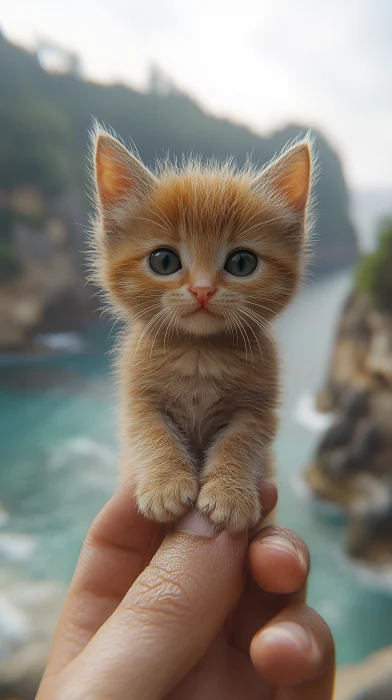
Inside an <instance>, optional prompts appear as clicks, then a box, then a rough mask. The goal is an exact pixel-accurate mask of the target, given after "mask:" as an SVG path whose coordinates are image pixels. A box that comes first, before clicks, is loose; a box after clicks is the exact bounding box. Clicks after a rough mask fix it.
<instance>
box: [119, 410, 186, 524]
mask: <svg viewBox="0 0 392 700" xmlns="http://www.w3.org/2000/svg"><path fill="white" fill-rule="evenodd" d="M125 435H126V451H125V454H124V459H123V470H122V472H123V479H128V478H134V479H135V481H136V499H137V503H138V506H139V508H140V510H141V512H142V513H143V514H144V515H145V516H146V517H147V518H151V519H152V520H157V521H158V522H168V521H171V520H175V519H176V518H179V517H181V516H182V515H183V514H184V513H185V512H186V511H187V510H188V508H189V507H190V506H191V505H192V503H194V502H195V501H196V498H197V493H198V488H199V485H198V479H197V474H196V470H195V468H194V465H193V463H192V459H191V457H190V455H189V454H188V452H187V449H186V446H185V445H183V444H182V443H181V440H180V439H179V438H178V437H177V435H175V433H174V431H172V430H171V428H170V425H169V424H168V423H166V421H165V420H164V417H163V416H162V415H161V414H160V413H159V411H157V410H155V409H154V408H152V406H151V405H149V404H145V403H144V402H140V401H138V400H133V401H132V407H131V409H130V410H128V412H127V416H126V425H125Z"/></svg>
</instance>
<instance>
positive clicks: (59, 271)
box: [0, 34, 357, 349]
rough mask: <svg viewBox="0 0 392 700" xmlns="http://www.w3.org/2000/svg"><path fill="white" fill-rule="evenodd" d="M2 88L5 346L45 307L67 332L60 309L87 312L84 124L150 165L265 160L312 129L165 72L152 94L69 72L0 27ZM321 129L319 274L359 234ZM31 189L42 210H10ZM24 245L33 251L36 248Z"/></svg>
mask: <svg viewBox="0 0 392 700" xmlns="http://www.w3.org/2000/svg"><path fill="white" fill-rule="evenodd" d="M0 94H1V101H0V349H1V348H3V349H7V348H11V347H14V348H18V347H21V348H25V347H26V343H28V342H29V338H30V336H31V333H33V332H34V331H35V330H37V329H39V328H40V324H41V322H42V319H44V318H45V316H46V315H47V311H48V307H50V309H49V311H50V314H49V315H50V319H51V322H52V321H53V319H54V318H55V319H56V318H57V323H58V325H60V328H59V329H60V330H64V328H62V327H61V319H62V318H63V317H64V312H66V316H67V318H64V324H65V325H66V326H67V325H71V326H72V324H73V321H72V322H71V320H72V318H74V321H75V323H76V322H77V320H78V318H79V313H78V309H79V310H82V311H83V313H84V308H85V304H86V293H85V291H84V267H83V260H82V256H81V253H80V251H83V250H84V249H85V247H86V245H85V232H84V231H85V224H86V222H87V220H88V214H89V200H88V196H87V194H86V165H87V134H88V130H89V129H90V128H91V125H92V117H93V116H94V117H96V118H97V119H98V120H99V121H101V122H103V123H105V124H107V125H109V126H111V127H112V128H113V129H115V130H116V131H118V133H119V134H120V135H121V136H122V137H123V138H124V139H126V140H127V139H130V138H132V139H133V141H134V143H135V144H136V145H137V147H138V150H139V152H140V156H141V157H142V158H143V160H144V161H145V162H146V163H149V164H152V163H153V162H154V160H155V158H156V156H157V155H158V156H161V155H165V154H166V153H167V152H169V153H170V155H171V156H172V157H176V158H181V156H182V154H184V153H185V154H187V153H191V152H192V153H198V154H200V155H201V156H202V158H204V159H206V158H210V157H216V158H217V159H219V160H223V159H225V158H227V157H228V156H230V155H232V156H234V158H235V161H236V163H237V164H238V166H239V167H241V166H242V165H243V164H244V163H245V162H246V160H247V157H248V156H249V154H252V159H253V160H254V161H255V162H257V163H260V164H262V163H265V162H266V161H268V160H269V159H270V158H271V157H273V155H274V154H275V153H277V152H278V151H279V150H280V149H281V148H282V147H283V146H284V145H285V144H286V143H287V141H289V140H291V139H293V138H295V137H297V136H298V135H299V134H300V133H304V131H306V130H307V128H308V127H307V126H306V125H289V126H287V127H286V128H285V129H282V130H280V131H276V132H274V133H271V134H269V135H268V136H265V137H262V136H260V135H258V134H256V133H254V132H252V131H251V130H250V129H248V128H247V127H245V126H242V125H239V124H234V123H232V122H230V121H228V120H224V119H217V118H214V117H213V116H212V115H210V114H208V113H207V112H206V111H205V110H204V109H202V108H201V107H200V106H199V105H198V104H197V103H196V102H195V101H194V100H192V99H191V98H190V97H188V96H187V95H185V94H183V93H181V92H180V91H178V90H177V89H176V88H175V87H174V86H172V85H170V84H168V83H167V81H166V84H164V85H162V80H160V77H159V71H158V73H157V71H155V73H154V74H153V75H152V79H151V81H150V85H149V88H148V90H146V91H145V92H141V91H137V90H133V89H132V88H130V87H126V86H124V85H99V84H96V83H92V82H89V81H86V80H84V79H83V78H82V77H81V75H80V73H79V71H78V70H77V69H75V70H72V66H70V69H69V72H68V73H65V74H53V73H49V72H47V71H45V70H44V69H43V67H42V65H41V63H40V55H39V52H38V54H32V53H29V52H28V51H25V50H23V49H21V48H19V47H17V46H14V45H12V44H10V43H9V42H7V41H6V40H5V38H4V37H3V36H2V35H1V34H0ZM315 135H316V149H317V152H318V154H319V162H320V168H321V177H320V179H319V182H318V184H317V190H316V197H317V202H318V205H317V229H316V233H317V235H316V237H315V244H314V255H313V261H312V272H313V273H315V274H316V275H320V274H324V273H327V272H329V271H331V270H334V269H337V268H339V267H342V266H346V265H348V264H351V263H352V262H353V261H354V260H355V258H356V255H357V241H356V237H355V234H354V230H353V226H352V224H351V221H350V216H349V201H348V191H347V187H346V183H345V180H344V176H343V172H342V167H341V163H340V160H339V157H338V156H337V154H336V153H335V152H334V151H333V150H332V149H331V147H330V146H329V145H328V143H327V141H326V140H325V139H324V138H323V137H322V136H321V135H320V134H315ZM26 190H27V191H30V192H31V190H34V192H35V198H36V200H41V201H42V202H43V204H42V206H41V212H40V214H39V216H37V215H36V214H34V212H33V214H31V212H26V211H25V212H24V215H23V216H22V215H21V213H20V212H18V211H16V212H15V210H14V208H13V203H14V201H15V200H17V199H18V198H20V193H21V192H22V193H23V192H24V193H26ZM23 196H25V195H23ZM25 198H26V197H25ZM30 199H31V198H30ZM60 200H61V203H59V201H60ZM33 210H35V204H34V203H33ZM53 217H54V218H55V219H56V220H57V222H58V223H60V227H62V228H63V231H64V235H63V243H61V244H58V243H57V242H56V241H54V239H53V237H52V235H51V233H50V232H49V229H48V221H49V219H51V218H53ZM38 219H39V221H38ZM76 224H77V225H76ZM56 226H57V228H58V229H59V226H58V225H57V224H56ZM21 228H23V234H21V233H20V230H21ZM55 237H56V235H55ZM27 249H28V250H31V249H33V250H34V254H33V255H32V257H31V258H29V256H28V255H27V254H26V252H25V251H26V250H27ZM40 249H42V250H43V255H42V260H40V259H39V254H38V252H39V250H40ZM91 293H92V291H91V290H90V296H91ZM83 313H82V317H83Z"/></svg>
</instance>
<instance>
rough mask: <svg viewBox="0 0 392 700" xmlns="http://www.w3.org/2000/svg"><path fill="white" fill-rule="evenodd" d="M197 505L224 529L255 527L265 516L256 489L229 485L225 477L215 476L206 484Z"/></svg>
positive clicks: (238, 529)
mask: <svg viewBox="0 0 392 700" xmlns="http://www.w3.org/2000/svg"><path fill="white" fill-rule="evenodd" d="M197 506H198V508H199V509H200V510H201V511H202V512H203V513H206V515H208V516H209V518H210V520H211V521H212V522H213V523H214V525H216V526H217V527H218V528H220V529H226V530H230V531H231V532H244V531H245V530H251V529H252V528H253V527H255V525H257V523H258V522H259V521H260V518H261V505H260V500H259V494H258V491H257V489H256V488H253V487H251V486H250V487H249V489H246V490H244V489H243V488H241V486H236V485H234V484H227V483H226V482H225V481H224V480H223V479H213V478H212V479H211V480H210V481H207V482H206V483H205V484H204V486H203V487H202V489H201V491H200V494H199V498H198V499H197Z"/></svg>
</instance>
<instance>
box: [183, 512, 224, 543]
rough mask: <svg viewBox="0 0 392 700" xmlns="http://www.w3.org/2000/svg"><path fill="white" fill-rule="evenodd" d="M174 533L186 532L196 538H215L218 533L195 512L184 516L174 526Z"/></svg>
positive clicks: (205, 519) (208, 521) (201, 515)
mask: <svg viewBox="0 0 392 700" xmlns="http://www.w3.org/2000/svg"><path fill="white" fill-rule="evenodd" d="M176 532H186V533H188V534H190V535H197V536H198V537H208V538H210V539H212V538H214V537H217V536H218V535H219V531H218V530H216V529H215V528H214V526H213V525H212V523H211V521H210V520H209V519H208V518H207V517H206V516H205V515H203V514H202V513H199V511H197V510H191V511H189V513H187V515H185V516H184V517H183V518H182V519H181V520H179V522H178V523H177V526H176Z"/></svg>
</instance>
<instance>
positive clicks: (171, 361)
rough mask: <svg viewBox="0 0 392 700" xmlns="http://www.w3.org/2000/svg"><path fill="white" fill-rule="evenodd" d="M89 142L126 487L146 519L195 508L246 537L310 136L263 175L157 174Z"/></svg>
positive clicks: (254, 511) (109, 141)
mask: <svg viewBox="0 0 392 700" xmlns="http://www.w3.org/2000/svg"><path fill="white" fill-rule="evenodd" d="M93 147H94V172H95V185H96V206H97V217H96V221H95V225H94V229H95V236H94V238H95V244H94V247H95V269H96V273H97V277H98V279H99V282H100V284H101V285H102V286H103V288H104V289H105V290H106V292H107V294H108V297H109V300H110V302H111V304H112V305H113V306H114V309H115V311H116V313H117V314H118V315H119V316H121V317H122V318H123V319H125V321H126V326H125V332H124V334H123V339H122V343H121V348H120V352H119V356H118V372H119V385H120V392H121V401H122V404H121V405H122V409H121V414H122V441H123V453H122V478H123V479H124V480H125V479H129V478H133V479H134V481H135V489H136V497H137V502H138V505H139V508H140V510H141V511H142V513H144V514H145V515H146V516H147V517H149V518H152V519H154V520H157V521H160V522H165V521H170V520H174V519H177V518H179V517H180V516H182V515H183V514H184V513H185V512H186V511H187V509H188V508H189V507H190V506H191V504H196V506H197V507H198V508H199V509H200V510H201V511H203V512H205V513H207V514H208V515H209V517H210V518H211V520H212V521H213V523H214V524H215V525H216V526H218V527H221V528H228V529H229V530H231V531H242V530H246V529H248V528H252V527H253V526H255V525H256V524H257V523H258V521H259V520H260V517H261V509H260V502H259V493H258V482H259V480H260V477H262V476H263V477H269V478H271V477H272V476H273V466H272V454H271V445H272V443H273V440H274V438H275V433H276V428H277V417H276V409H277V403H278V360H277V355H276V348H275V343H274V340H273V336H272V330H271V327H270V320H271V319H272V318H274V317H275V316H276V315H278V314H279V312H280V311H281V310H282V309H283V308H284V307H285V306H286V305H287V304H288V302H289V301H290V300H291V298H292V297H293V294H294V292H295V290H296V288H297V286H298V283H299V280H300V277H301V271H302V267H303V252H304V241H305V236H306V229H307V213H308V201H309V191H310V186H311V174H312V154H311V147H310V144H309V140H308V139H306V140H304V141H302V142H300V143H297V144H296V145H294V146H293V147H291V148H290V149H289V150H286V151H285V152H284V153H283V155H281V157H279V158H278V159H277V160H275V161H273V162H272V163H271V164H270V165H269V166H268V167H266V168H265V169H263V170H262V171H261V172H259V173H257V172H255V171H253V170H252V169H250V168H248V169H247V170H244V171H241V172H239V173H238V172H235V171H234V169H233V168H232V166H231V165H228V164H226V165H223V166H218V165H217V164H209V165H202V164H201V163H200V162H198V161H191V162H189V163H188V164H185V165H184V167H183V168H182V169H179V168H177V167H175V166H170V165H164V166H161V167H160V168H158V172H157V174H155V175H154V174H152V173H151V172H150V171H149V170H147V169H146V168H145V167H144V166H143V165H142V164H141V162H140V161H139V160H138V159H137V158H135V156H133V155H131V153H129V152H128V151H127V150H126V148H125V147H124V146H123V145H122V144H120V143H119V142H118V141H117V140H116V139H115V138H114V137H113V136H111V135H110V134H108V133H106V132H105V131H103V130H101V129H100V128H98V129H97V130H96V132H95V134H94V138H93Z"/></svg>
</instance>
